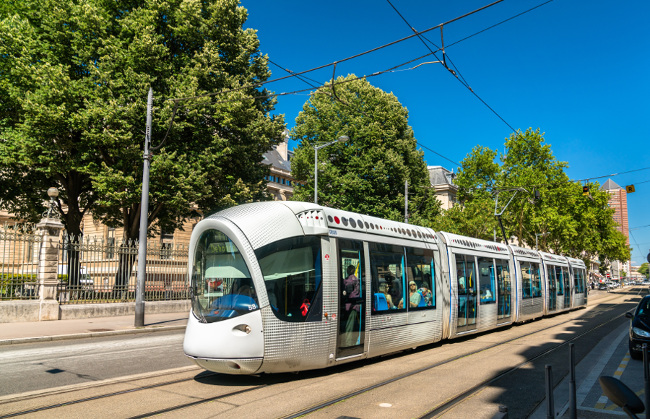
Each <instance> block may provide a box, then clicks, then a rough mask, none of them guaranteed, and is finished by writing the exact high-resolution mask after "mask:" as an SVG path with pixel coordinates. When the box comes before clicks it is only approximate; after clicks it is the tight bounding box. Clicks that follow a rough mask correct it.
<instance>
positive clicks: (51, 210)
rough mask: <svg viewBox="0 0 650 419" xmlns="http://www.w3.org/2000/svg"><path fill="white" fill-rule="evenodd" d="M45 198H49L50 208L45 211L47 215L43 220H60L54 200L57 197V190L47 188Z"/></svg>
mask: <svg viewBox="0 0 650 419" xmlns="http://www.w3.org/2000/svg"><path fill="white" fill-rule="evenodd" d="M47 196H49V197H50V207H49V208H48V209H47V215H46V217H45V218H50V216H51V218H57V219H58V218H61V217H59V212H58V211H57V209H56V198H58V196H59V190H58V189H57V188H55V187H52V188H49V189H48V190H47Z"/></svg>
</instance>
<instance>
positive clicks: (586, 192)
mask: <svg viewBox="0 0 650 419" xmlns="http://www.w3.org/2000/svg"><path fill="white" fill-rule="evenodd" d="M582 194H583V195H584V196H589V186H588V185H585V186H583V187H582Z"/></svg>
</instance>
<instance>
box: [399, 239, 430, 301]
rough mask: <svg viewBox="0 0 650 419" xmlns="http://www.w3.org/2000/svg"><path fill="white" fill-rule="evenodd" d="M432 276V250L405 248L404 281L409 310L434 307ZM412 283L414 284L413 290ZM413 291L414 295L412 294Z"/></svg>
mask: <svg viewBox="0 0 650 419" xmlns="http://www.w3.org/2000/svg"><path fill="white" fill-rule="evenodd" d="M434 274H435V270H434V267H433V251H432V250H428V249H418V248H412V247H407V248H406V279H407V281H408V283H409V288H408V289H409V297H408V300H409V307H410V308H413V309H416V308H427V307H429V308H433V307H435V305H436V300H435V295H436V290H435V288H434V286H433V280H432V278H433V277H434ZM412 283H415V288H414V289H413V288H412V285H411V284H412ZM414 290H415V293H413V291H414ZM416 294H417V295H416Z"/></svg>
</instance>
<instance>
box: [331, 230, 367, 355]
mask: <svg viewBox="0 0 650 419" xmlns="http://www.w3.org/2000/svg"><path fill="white" fill-rule="evenodd" d="M338 247H339V253H338V266H339V272H338V274H339V333H338V340H337V354H336V355H337V358H344V357H349V356H354V355H358V354H362V353H363V346H364V341H365V333H364V331H365V327H366V318H365V314H366V307H365V301H366V289H365V285H366V284H365V279H366V275H365V269H364V263H363V261H364V260H365V259H364V256H363V243H362V242H360V241H354V240H339V241H338Z"/></svg>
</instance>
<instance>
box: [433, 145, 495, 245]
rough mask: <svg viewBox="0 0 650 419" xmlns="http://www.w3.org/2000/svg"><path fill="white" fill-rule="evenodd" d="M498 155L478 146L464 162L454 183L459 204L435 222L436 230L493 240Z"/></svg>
mask: <svg viewBox="0 0 650 419" xmlns="http://www.w3.org/2000/svg"><path fill="white" fill-rule="evenodd" d="M496 156H497V152H496V151H494V150H491V149H489V148H488V147H483V146H476V147H474V149H473V150H472V151H471V152H470V153H469V154H468V155H467V157H465V159H463V160H462V161H461V167H460V168H459V169H458V173H457V175H456V177H455V178H454V184H455V185H456V186H458V193H457V199H458V201H459V204H457V205H454V206H453V207H451V208H450V209H448V210H446V211H444V215H443V216H441V217H438V218H437V219H436V220H435V223H434V228H435V229H437V230H442V231H448V232H451V233H456V234H462V235H465V236H470V237H476V238H480V239H484V240H492V239H493V238H494V232H495V231H496V230H497V229H498V226H497V222H496V219H495V217H494V197H493V196H492V190H493V189H494V188H495V186H496V181H497V178H498V174H499V171H500V170H501V169H500V166H499V165H498V164H497V163H496V162H495V161H494V160H495V158H496Z"/></svg>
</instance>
